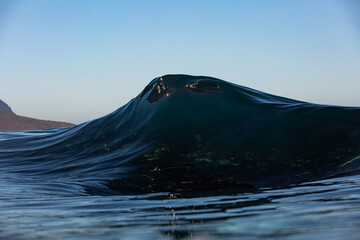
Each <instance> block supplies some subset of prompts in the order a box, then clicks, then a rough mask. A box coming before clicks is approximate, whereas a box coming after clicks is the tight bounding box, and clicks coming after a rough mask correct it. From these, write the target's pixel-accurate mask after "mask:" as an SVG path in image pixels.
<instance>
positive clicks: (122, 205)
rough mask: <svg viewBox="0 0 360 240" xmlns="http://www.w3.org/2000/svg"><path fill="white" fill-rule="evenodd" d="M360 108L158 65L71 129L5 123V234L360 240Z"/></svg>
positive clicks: (0, 220)
mask: <svg viewBox="0 0 360 240" xmlns="http://www.w3.org/2000/svg"><path fill="white" fill-rule="evenodd" d="M359 170H360V108H356V107H340V106H327V105H318V104H311V103H307V102H301V101H297V100H292V99H288V98H283V97H279V96H274V95H271V94H267V93H264V92H260V91H257V90H254V89H250V88H247V87H243V86H239V85H235V84H232V83H229V82H226V81H223V80H220V79H215V78H211V77H203V76H187V75H166V76H163V77H159V78H155V79H154V80H153V81H151V82H150V83H149V85H148V86H146V87H145V89H144V90H143V91H142V92H141V93H140V94H139V95H138V96H137V97H135V98H134V99H133V100H131V101H130V102H129V103H128V104H126V105H124V106H122V107H120V108H119V109H118V110H116V111H115V112H113V113H110V114H109V115H107V116H104V117H102V118H99V119H95V120H93V121H89V122H87V123H84V124H81V125H78V126H75V127H73V128H69V129H51V130H42V131H14V132H3V133H0V239H239V238H240V239H314V238H324V239H359V237H358V236H359V235H360V174H359Z"/></svg>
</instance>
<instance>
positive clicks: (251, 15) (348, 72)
mask: <svg viewBox="0 0 360 240" xmlns="http://www.w3.org/2000/svg"><path fill="white" fill-rule="evenodd" d="M168 73H184V74H193V75H207V76H213V77H218V78H221V79H224V80H227V81H231V82H234V83H237V84H240V85H245V86H248V87H251V88H255V89H258V90H262V91H266V92H269V93H272V94H277V95H281V96H286V97H290V98H295V99H299V100H304V101H311V102H315V103H325V104H336V105H352V106H360V91H359V90H360V1H357V0H342V1H334V0H326V1H325V0H316V1H315V0H299V1H297V0H292V1H287V0H281V1H280V0H279V1H271V0H263V1H252V0H249V1H241V0H236V1H230V0H229V1H225V0H222V1H221V0H218V1H211V0H204V1H201V0H197V1H186V0H185V1H169V0H166V1H160V0H159V1H136V0H131V1H123V0H122V1H100V0H99V1H91V0H89V1H79V0H68V1H66V0H50V1H48V0H32V1H26V0H24V1H17V0H5V1H4V0H0V99H2V100H4V101H5V102H7V103H8V104H9V105H10V106H11V107H12V108H13V110H14V111H15V112H16V113H17V114H19V115H25V116H30V117H35V118H41V119H51V120H62V121H69V122H73V123H81V122H84V121H87V120H91V119H94V118H97V117H101V116H103V115H105V114H107V113H110V112H112V111H114V110H115V109H117V108H118V107H120V106H122V105H123V104H125V103H127V102H128V101H129V100H130V99H131V98H133V97H135V96H136V95H137V94H138V93H139V92H140V91H141V90H142V89H143V88H144V87H145V86H146V85H147V83H148V82H149V81H150V80H152V79H153V78H155V77H157V76H161V75H164V74H168Z"/></svg>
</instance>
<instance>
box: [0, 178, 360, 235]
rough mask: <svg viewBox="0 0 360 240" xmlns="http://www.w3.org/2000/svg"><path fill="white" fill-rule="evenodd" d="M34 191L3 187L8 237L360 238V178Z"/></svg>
mask: <svg viewBox="0 0 360 240" xmlns="http://www.w3.org/2000/svg"><path fill="white" fill-rule="evenodd" d="M6 184H7V186H8V185H9V183H6ZM44 185H47V188H53V189H56V188H57V187H58V186H57V185H56V184H54V185H51V184H44ZM1 186H6V185H5V183H4V182H3V183H1ZM26 189H27V188H26V186H25V185H17V186H16V187H9V188H2V189H1V192H0V194H1V196H0V212H1V215H0V237H1V238H2V239H37V238H40V239H42V238H44V239H144V236H146V238H147V239H191V238H193V239H212V238H226V239H238V238H239V237H244V239H289V238H291V239H314V238H317V237H321V238H323V239H358V236H359V233H360V176H347V177H343V178H337V179H332V180H326V181H320V182H313V183H308V184H302V185H299V186H294V187H288V188H280V189H271V188H268V189H260V190H257V191H254V192H247V193H239V192H221V193H211V192H207V193H197V194H193V193H191V194H185V193H184V194H171V193H156V194H144V195H131V196H130V195H127V196H89V195H86V194H85V193H79V194H78V195H77V196H71V195H70V194H69V195H67V194H66V192H65V193H64V192H62V193H60V192H59V193H57V194H54V195H44V194H43V191H45V190H46V189H45V190H44V189H41V188H39V189H38V190H35V191H34V190H33V189H32V190H31V192H30V191H29V192H28V191H27V190H26ZM47 190H49V189H47Z"/></svg>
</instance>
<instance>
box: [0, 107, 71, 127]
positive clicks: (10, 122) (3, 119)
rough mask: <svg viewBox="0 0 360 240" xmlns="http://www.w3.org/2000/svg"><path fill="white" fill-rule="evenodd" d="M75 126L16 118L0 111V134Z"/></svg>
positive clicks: (65, 123)
mask: <svg viewBox="0 0 360 240" xmlns="http://www.w3.org/2000/svg"><path fill="white" fill-rule="evenodd" d="M73 126H75V124H73V123H67V122H59V121H50V120H40V119H35V118H30V117H24V116H18V115H16V114H12V113H9V112H6V111H2V110H0V132H6V131H17V130H41V129H51V128H61V127H64V128H69V127H73Z"/></svg>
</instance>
